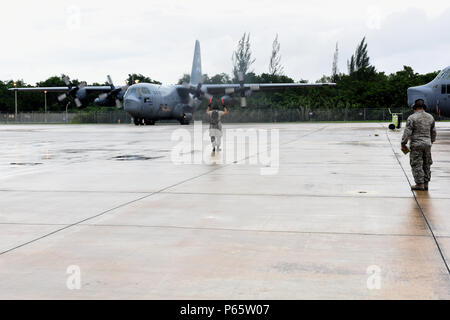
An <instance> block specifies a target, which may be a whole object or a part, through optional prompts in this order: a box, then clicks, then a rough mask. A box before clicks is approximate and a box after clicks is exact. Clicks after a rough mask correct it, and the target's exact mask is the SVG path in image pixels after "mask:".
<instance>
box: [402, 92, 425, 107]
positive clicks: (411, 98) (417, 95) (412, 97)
mask: <svg viewBox="0 0 450 320" xmlns="http://www.w3.org/2000/svg"><path fill="white" fill-rule="evenodd" d="M407 94H408V106H410V107H412V105H413V104H414V102H415V101H416V100H417V99H423V101H425V105H427V92H426V90H425V88H421V87H411V88H408V93H407Z"/></svg>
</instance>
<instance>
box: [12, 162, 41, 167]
mask: <svg viewBox="0 0 450 320" xmlns="http://www.w3.org/2000/svg"><path fill="white" fill-rule="evenodd" d="M40 164H42V163H40V162H11V163H10V165H12V166H38V165H40Z"/></svg>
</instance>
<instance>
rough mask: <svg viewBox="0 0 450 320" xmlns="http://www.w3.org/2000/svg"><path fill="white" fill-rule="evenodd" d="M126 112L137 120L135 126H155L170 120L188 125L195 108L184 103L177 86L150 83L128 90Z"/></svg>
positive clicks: (125, 99)
mask: <svg viewBox="0 0 450 320" xmlns="http://www.w3.org/2000/svg"><path fill="white" fill-rule="evenodd" d="M124 110H125V111H126V112H128V113H129V114H130V115H131V116H132V117H133V119H135V124H154V122H155V121H158V120H168V119H176V120H178V121H180V122H181V123H183V124H184V123H186V124H187V123H189V121H190V120H191V119H192V113H193V107H192V106H190V105H189V104H188V103H187V102H186V101H183V99H182V97H180V95H179V94H178V91H177V88H176V87H175V86H162V85H155V84H150V83H139V84H135V85H132V86H131V87H129V88H128V90H127V92H126V93H125V95H124Z"/></svg>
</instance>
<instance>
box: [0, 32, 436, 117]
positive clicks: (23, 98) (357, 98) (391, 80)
mask: <svg viewBox="0 0 450 320" xmlns="http://www.w3.org/2000/svg"><path fill="white" fill-rule="evenodd" d="M280 53H281V45H280V42H279V39H278V35H276V36H275V39H274V41H273V43H272V48H271V52H270V60H269V65H268V69H267V72H266V73H261V74H256V73H255V72H254V70H253V69H252V65H253V64H254V62H255V58H254V57H253V54H252V51H251V41H250V34H249V33H248V34H247V33H244V34H243V36H242V37H241V38H240V40H239V42H238V44H237V47H236V50H235V51H234V52H233V54H232V58H231V59H232V63H233V68H232V70H231V74H228V73H225V72H223V73H219V74H216V75H211V76H210V75H208V74H204V76H203V83H205V84H209V83H216V84H226V83H237V82H238V79H239V77H238V74H239V73H240V72H241V73H243V74H244V79H245V82H246V83H294V82H300V83H307V82H308V80H303V79H293V78H290V77H289V76H287V75H286V74H285V70H284V67H283V65H282V59H281V54H280ZM338 59H339V46H338V44H337V43H336V49H335V52H334V53H333V59H332V64H331V70H330V75H328V76H327V75H324V76H323V77H322V78H321V79H318V80H317V81H315V82H316V83H319V82H335V83H336V84H337V86H336V87H321V88H304V89H289V90H286V91H284V92H277V93H255V94H254V95H252V97H251V98H250V99H248V108H272V109H273V108H275V109H285V108H298V107H308V108H357V107H366V108H402V107H406V101H407V96H406V91H407V88H408V87H411V86H417V85H421V84H425V83H428V82H430V81H431V80H432V79H434V78H435V77H436V76H437V74H438V72H439V71H434V72H430V73H426V74H418V73H416V72H414V70H413V69H412V68H411V67H409V66H404V67H403V69H402V70H400V71H397V72H394V73H391V74H386V73H385V72H381V71H377V70H376V68H375V66H373V65H372V64H371V62H370V57H369V53H368V44H367V41H366V38H365V37H364V38H363V39H362V40H361V42H360V43H358V45H357V47H356V50H355V53H354V54H353V55H352V56H351V57H350V58H349V59H348V60H347V72H346V73H343V72H340V71H339V70H338ZM189 80H190V79H189V75H188V74H184V75H183V76H182V77H181V78H180V79H179V81H178V83H179V84H182V83H185V82H189ZM136 81H140V82H149V83H160V82H159V81H156V80H153V79H151V78H150V77H146V76H144V75H142V74H130V75H129V76H128V79H127V82H128V83H135V82H136ZM72 82H73V83H74V84H78V83H80V82H81V81H79V80H76V79H75V80H72ZM14 85H16V86H17V87H31V85H29V84H27V83H25V82H24V81H23V80H18V81H13V80H9V81H0V112H2V113H5V112H8V113H12V112H14V93H13V92H11V91H8V89H9V88H13V87H14ZM90 85H107V84H106V83H103V84H99V83H92V84H90ZM36 86H40V87H44V86H49V87H51V86H65V83H64V81H63V80H62V77H58V76H53V77H50V78H49V79H47V80H45V81H41V82H38V83H36ZM95 97H96V94H90V95H89V96H88V101H89V102H92V101H93V100H94V99H95ZM218 98H220V97H218ZM18 104H19V110H20V112H42V111H44V94H43V93H32V92H29V93H20V94H19V95H18ZM47 105H48V109H47V110H48V111H50V112H60V111H63V110H65V108H66V105H65V104H64V103H61V102H59V101H58V100H57V94H47ZM87 108H88V109H99V107H95V106H88V107H87ZM102 109H103V110H104V109H105V108H102ZM70 110H72V111H75V110H77V108H76V107H75V106H74V104H73V103H72V104H71V106H70Z"/></svg>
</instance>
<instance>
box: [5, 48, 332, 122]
mask: <svg viewBox="0 0 450 320" xmlns="http://www.w3.org/2000/svg"><path fill="white" fill-rule="evenodd" d="M238 77H239V83H236V84H203V83H202V82H203V81H202V79H203V74H202V64H201V53H200V42H199V41H198V40H197V41H196V42H195V51H194V60H193V63H192V72H191V78H190V83H184V84H182V85H169V86H164V85H157V84H151V83H137V84H132V85H131V86H128V85H127V86H124V87H116V86H114V84H113V83H112V80H111V78H110V77H109V76H108V84H109V86H86V85H85V84H81V85H73V84H72V83H71V82H70V80H69V79H68V78H65V79H63V80H64V81H65V82H66V84H67V87H35V88H11V89H10V90H13V91H14V90H17V91H47V92H63V94H61V95H60V96H59V97H58V99H59V100H60V101H62V100H64V99H66V98H67V97H68V96H72V97H73V98H74V99H75V103H76V105H77V106H78V107H80V106H82V100H83V99H84V98H85V97H86V96H87V92H88V91H92V92H100V93H101V94H100V95H99V97H98V98H97V99H95V103H96V104H97V105H100V106H110V105H116V106H117V107H118V108H120V107H121V101H123V106H124V110H125V111H126V112H127V113H129V114H130V115H131V116H132V117H133V120H134V124H135V125H144V124H146V125H153V124H155V122H156V121H158V120H168V119H175V120H178V121H179V122H180V123H181V124H189V123H190V121H191V120H192V118H193V113H194V111H195V110H196V109H197V107H198V106H199V105H200V103H201V100H202V99H212V98H213V96H218V95H220V96H222V98H221V99H225V100H227V99H228V98H231V97H233V96H234V95H238V96H240V98H241V106H243V107H245V106H246V105H247V102H246V98H247V97H248V96H250V94H251V93H252V92H256V91H280V90H284V89H288V88H303V87H320V86H335V85H336V84H335V83H314V84H308V83H251V84H247V83H244V75H243V74H242V73H241V74H239V75H238Z"/></svg>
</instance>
